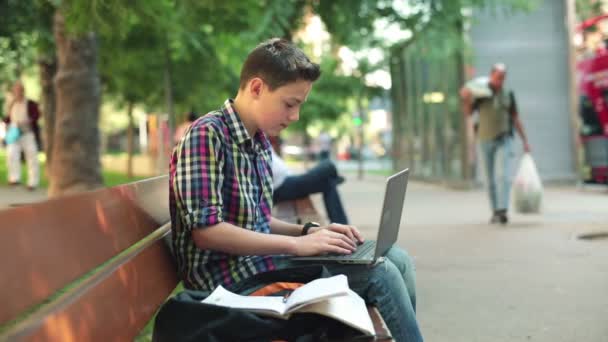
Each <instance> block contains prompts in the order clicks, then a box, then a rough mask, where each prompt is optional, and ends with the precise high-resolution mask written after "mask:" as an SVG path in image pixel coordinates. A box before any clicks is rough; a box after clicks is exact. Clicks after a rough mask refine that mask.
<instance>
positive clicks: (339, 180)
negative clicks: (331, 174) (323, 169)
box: [336, 176, 346, 185]
mask: <svg viewBox="0 0 608 342" xmlns="http://www.w3.org/2000/svg"><path fill="white" fill-rule="evenodd" d="M345 180H346V179H345V178H344V177H342V176H338V177H337V181H336V184H337V185H340V184H342V183H344V181H345Z"/></svg>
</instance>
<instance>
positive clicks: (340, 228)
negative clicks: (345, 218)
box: [309, 223, 364, 247]
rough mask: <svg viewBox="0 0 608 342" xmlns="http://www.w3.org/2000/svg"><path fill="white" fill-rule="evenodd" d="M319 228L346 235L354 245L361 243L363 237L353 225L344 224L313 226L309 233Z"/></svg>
mask: <svg viewBox="0 0 608 342" xmlns="http://www.w3.org/2000/svg"><path fill="white" fill-rule="evenodd" d="M321 229H328V230H331V231H333V232H336V233H340V234H344V235H346V236H348V237H349V238H350V239H351V240H352V241H353V242H354V243H355V247H356V246H357V245H360V244H362V243H363V241H364V239H363V236H362V235H361V233H359V230H358V229H357V228H356V227H355V226H349V225H345V224H339V223H332V224H330V225H328V226H322V227H314V228H311V229H310V230H309V234H311V233H314V232H316V231H319V230H321Z"/></svg>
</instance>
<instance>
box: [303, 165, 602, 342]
mask: <svg viewBox="0 0 608 342" xmlns="http://www.w3.org/2000/svg"><path fill="white" fill-rule="evenodd" d="M340 191H341V193H342V195H343V198H344V202H345V206H346V208H347V212H348V214H349V215H350V219H351V221H352V222H353V223H355V224H357V225H358V226H359V227H360V228H361V229H362V230H363V232H364V233H365V235H367V236H373V235H374V232H375V229H376V227H377V225H378V221H379V212H380V210H381V203H382V197H383V193H384V178H383V177H377V176H376V177H373V176H368V177H366V180H365V181H362V182H360V181H357V180H355V176H354V175H349V179H348V180H347V182H345V183H344V184H343V185H342V186H341V187H340ZM544 200H545V202H544V210H543V214H541V215H530V216H523V215H513V216H512V223H511V224H509V225H507V226H497V225H490V224H488V223H487V222H488V221H489V218H490V217H489V209H488V204H487V201H486V195H485V192H483V191H482V190H476V191H456V190H448V189H446V188H444V187H439V186H433V185H428V184H423V183H410V185H409V187H408V192H407V195H406V201H405V202H406V203H405V208H404V218H403V222H402V229H401V232H400V235H399V245H400V246H402V247H405V248H407V250H408V251H409V252H410V254H411V255H412V256H413V257H414V259H415V261H416V266H417V287H418V290H417V291H418V292H417V295H418V304H419V306H418V317H419V320H420V325H421V328H422V331H423V333H424V336H425V339H426V341H433V342H434V341H451V342H457V341H462V342H473V341H479V342H487V341H496V342H502V341H504V342H507V341H546V342H556V341H564V342H570V341H594V342H606V341H608V324H607V321H606V318H607V317H608V239H603V240H596V241H582V240H579V239H577V235H578V234H582V233H588V232H598V231H604V232H608V193H607V192H606V191H605V190H603V189H599V190H598V189H587V190H579V189H577V188H575V187H558V188H549V189H546V191H545V196H544ZM315 202H316V204H317V206H318V208H323V206H322V201H321V197H320V196H315Z"/></svg>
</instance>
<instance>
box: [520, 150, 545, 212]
mask: <svg viewBox="0 0 608 342" xmlns="http://www.w3.org/2000/svg"><path fill="white" fill-rule="evenodd" d="M542 197H543V184H542V183H541V181H540V177H539V176H538V171H537V170H536V164H535V163H534V159H532V156H531V155H530V153H526V154H524V155H523V157H522V158H521V161H520V162H519V170H518V171H517V175H516V176H515V181H514V182H513V200H514V203H515V210H516V211H517V212H518V213H538V212H540V205H541V202H542Z"/></svg>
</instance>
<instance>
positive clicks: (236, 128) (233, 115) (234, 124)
mask: <svg viewBox="0 0 608 342" xmlns="http://www.w3.org/2000/svg"><path fill="white" fill-rule="evenodd" d="M221 110H222V113H223V115H224V118H225V120H226V123H227V125H228V129H229V130H230V135H231V136H232V138H233V139H234V140H235V141H236V143H237V144H238V145H240V144H243V143H247V142H249V144H250V146H252V147H254V148H255V149H256V150H258V148H260V147H261V148H263V149H265V150H266V149H268V148H269V147H270V142H269V141H268V137H267V136H266V134H264V133H263V132H262V131H260V130H258V131H257V132H256V133H255V135H254V137H253V139H252V138H251V136H250V135H249V132H247V129H246V128H245V124H243V121H242V120H241V117H240V116H239V114H238V113H237V112H236V109H235V108H234V100H233V99H227V100H226V101H224V105H223V106H222V109H221Z"/></svg>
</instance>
